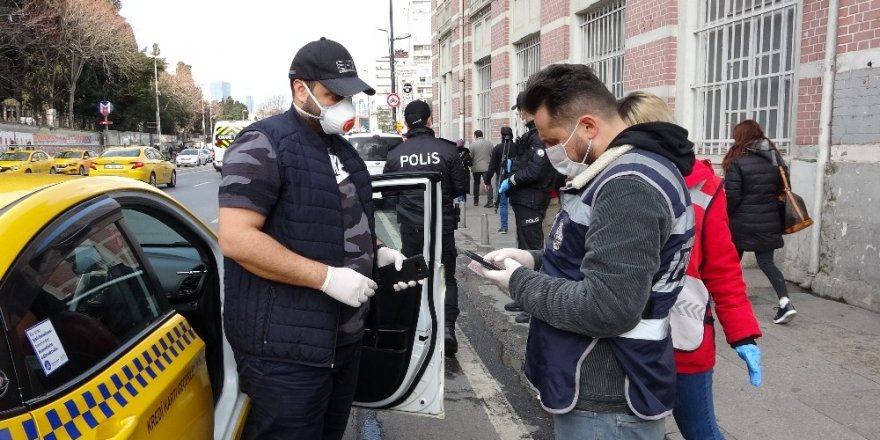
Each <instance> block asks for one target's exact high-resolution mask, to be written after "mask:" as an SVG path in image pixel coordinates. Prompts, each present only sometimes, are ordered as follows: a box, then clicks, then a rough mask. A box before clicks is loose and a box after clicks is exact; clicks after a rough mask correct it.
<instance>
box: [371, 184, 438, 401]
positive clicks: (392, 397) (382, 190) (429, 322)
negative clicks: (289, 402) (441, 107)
mask: <svg viewBox="0 0 880 440" xmlns="http://www.w3.org/2000/svg"><path fill="white" fill-rule="evenodd" d="M372 181H373V191H374V195H373V202H374V204H375V214H374V219H375V224H376V235H377V236H378V238H379V239H380V240H382V242H384V243H385V244H386V245H387V246H389V247H392V248H394V249H401V250H402V251H403V252H404V255H406V256H407V257H414V256H418V255H421V256H423V257H424V259H425V261H426V262H427V268H428V271H427V276H428V277H427V279H426V280H425V283H424V285H417V286H416V287H413V288H410V289H406V290H404V291H401V292H395V291H394V290H393V289H392V288H391V283H390V282H387V280H382V279H381V278H380V277H376V282H377V284H378V285H379V289H378V290H377V291H376V294H375V295H374V296H373V298H372V299H371V300H370V311H369V314H368V316H367V318H366V322H365V331H364V341H363V350H362V352H361V363H360V373H359V376H358V386H357V390H356V391H355V403H354V405H355V406H359V407H364V408H371V409H379V410H392V411H399V412H405V413H414V414H422V415H429V416H435V417H440V418H442V417H443V416H444V408H443V389H444V374H443V370H444V358H443V350H444V345H443V331H444V326H443V322H444V320H443V298H444V296H445V293H446V287H445V283H444V281H443V271H444V270H455V268H444V267H443V265H442V264H441V263H440V251H441V242H440V237H441V232H442V209H441V199H440V196H441V189H440V180H439V174H436V173H397V174H383V175H379V176H372ZM402 191H408V192H410V194H413V193H415V194H418V196H419V197H422V198H423V200H424V207H425V209H424V220H423V224H422V225H421V226H422V228H423V231H424V233H423V237H422V241H421V242H418V243H415V244H413V243H412V240H411V239H412V237H404V236H403V235H402V234H401V229H400V223H399V222H398V220H397V200H398V197H399V194H400V193H401V192H402ZM405 240H409V243H408V246H404V241H405ZM407 252H409V253H410V255H407Z"/></svg>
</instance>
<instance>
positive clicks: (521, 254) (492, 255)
mask: <svg viewBox="0 0 880 440" xmlns="http://www.w3.org/2000/svg"><path fill="white" fill-rule="evenodd" d="M508 258H511V259H513V260H516V262H517V263H519V264H521V265H523V266H525V267H527V268H529V269H532V270H534V269H535V257H533V256H532V253H531V252H529V251H526V250H522V249H515V248H504V249H496V250H494V251H492V252H489V253H488V254H486V255H484V256H483V259H485V260H486V261H488V262H490V263H501V262H503V261H504V260H506V259H508ZM502 264H503V263H502ZM500 265H501V264H499V266H500Z"/></svg>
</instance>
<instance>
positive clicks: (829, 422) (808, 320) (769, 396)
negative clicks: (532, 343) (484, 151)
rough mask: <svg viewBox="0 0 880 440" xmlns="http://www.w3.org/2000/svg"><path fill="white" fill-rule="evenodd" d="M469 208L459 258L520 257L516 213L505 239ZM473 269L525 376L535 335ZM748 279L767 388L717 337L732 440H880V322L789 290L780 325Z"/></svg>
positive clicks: (719, 378) (484, 302)
mask: <svg viewBox="0 0 880 440" xmlns="http://www.w3.org/2000/svg"><path fill="white" fill-rule="evenodd" d="M471 200H472V199H470V196H469V197H468V203H469V205H468V206H467V207H466V209H465V214H464V215H465V218H466V222H467V227H463V228H460V229H459V230H458V231H457V233H456V244H457V246H458V247H459V249H461V250H464V249H470V250H473V251H475V252H478V253H481V254H484V253H486V252H488V251H490V250H493V249H497V248H501V247H515V246H516V231H515V218H514V215H513V212H512V211H511V212H510V214H509V215H510V217H509V223H510V233H509V234H506V235H502V234H499V233H498V232H497V231H498V227H499V221H498V215H497V214H495V213H494V211H493V210H492V209H490V208H483V207H482V206H480V207H475V206H473V204H472V202H471ZM481 202H483V203H485V199H484V198H483V199H482V200H481ZM481 205H482V203H481ZM483 214H488V223H489V237H488V238H489V243H490V244H489V245H481V244H480V243H481V227H480V222H481V217H482V215H483ZM548 214H549V215H553V214H555V213H548ZM468 261H469V260H468V259H467V257H464V256H459V260H458V263H459V264H458V267H457V268H456V271H457V274H458V279H459V282H460V283H461V284H462V287H463V289H462V290H461V293H462V294H466V295H468V296H469V299H470V300H471V301H472V302H473V303H474V304H475V306H476V309H477V310H478V311H479V313H481V314H483V316H484V318H485V321H486V324H487V325H486V328H487V329H488V331H490V332H492V333H493V334H494V336H495V337H497V338H498V339H499V340H500V341H502V345H503V347H504V349H503V353H501V354H500V356H501V358H502V360H503V361H504V362H505V363H506V364H507V365H508V366H510V367H511V368H514V369H516V370H517V371H519V370H520V369H521V366H522V359H523V354H524V349H525V340H526V336H527V332H528V327H527V325H526V324H516V323H515V322H514V321H513V316H514V314H512V313H508V312H505V311H504V309H503V308H502V307H503V305H504V304H505V303H506V302H508V300H509V298H508V297H507V296H506V295H505V294H504V293H503V292H501V291H499V289H497V288H496V287H495V286H493V285H490V284H488V283H485V282H484V281H483V280H482V279H481V278H479V277H477V276H475V275H473V274H472V273H470V271H469V270H467V268H466V267H465V266H466V264H467V262H468ZM744 275H745V278H746V282H747V283H748V285H749V298H750V299H751V301H752V305H753V306H754V309H755V314H756V316H757V318H758V321H759V323H760V325H761V329H762V331H763V333H764V336H763V337H762V338H760V339H759V340H758V345H759V347H760V348H761V351H762V366H763V385H762V386H761V388H760V389H754V388H752V386H751V385H750V384H749V381H748V372H747V370H746V366H745V363H744V362H743V361H742V360H740V359H739V357H738V356H737V354H736V352H734V351H733V350H732V349H730V347H729V346H728V345H727V344H726V342H725V341H724V339H723V334H719V336H718V338H717V339H716V345H717V347H718V357H717V364H716V367H715V373H714V392H715V409H716V415H717V417H718V422H719V425H720V426H721V428H722V430H723V431H724V433H725V436H726V437H727V439H728V440H730V439H737V440H748V439H774V440H785V439H792V440H795V439H797V440H800V439H835V440H849V439H880V417H878V415H880V410H878V408H880V344H878V343H877V340H878V337H880V316H878V314H877V313H874V312H870V311H867V310H864V309H859V308H856V307H852V306H849V305H846V304H842V303H839V302H835V301H831V300H826V299H822V298H819V297H816V296H814V295H812V294H810V293H806V292H804V291H803V290H802V289H800V288H799V287H798V286H796V285H794V284H789V285H788V287H789V292H790V293H791V298H792V301H793V304H794V306H795V307H796V309H797V311H798V315H797V317H796V318H795V320H794V321H792V322H791V323H789V324H787V325H783V326H780V325H776V324H773V322H772V317H773V314H774V313H775V310H774V309H773V307H774V306H775V305H776V295H775V293H774V292H773V289H772V287H771V286H770V283H769V282H768V281H767V279H766V277H764V275H763V273H761V272H760V271H759V270H758V269H757V268H755V267H746V268H745V269H744ZM719 327H720V324H718V325H717V327H716V329H717V330H718V333H722V332H721V330H720V328H719ZM463 331H464V332H465V333H467V331H468V329H466V328H465V329H463ZM523 382H524V379H523ZM667 432H668V434H667V438H668V439H681V438H682V437H681V435H680V434H679V433H678V428H677V427H676V425H675V422H674V420H672V418H671V417H670V418H669V419H668V420H667Z"/></svg>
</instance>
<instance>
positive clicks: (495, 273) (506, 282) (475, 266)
mask: <svg viewBox="0 0 880 440" xmlns="http://www.w3.org/2000/svg"><path fill="white" fill-rule="evenodd" d="M522 266H523V265H522V264H520V263H519V261H516V260H514V259H513V258H507V259H505V260H504V270H492V269H487V268H485V267H483V265H482V264H480V263H477V262H476V261H471V262H470V263H469V264H468V269H470V270H471V271H473V272H474V273H475V274H477V275H479V276H481V277H483V278H485V279H487V280H489V281H490V282H491V283H492V284H494V285H496V286H498V287H499V288H500V289H501V290H506V291H510V277H511V276H513V272H514V271H515V270H517V269H519V268H520V267H522Z"/></svg>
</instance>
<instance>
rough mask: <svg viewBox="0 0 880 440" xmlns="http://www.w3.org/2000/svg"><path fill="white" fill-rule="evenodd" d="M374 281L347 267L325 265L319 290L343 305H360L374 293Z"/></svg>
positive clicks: (375, 287) (375, 286)
mask: <svg viewBox="0 0 880 440" xmlns="http://www.w3.org/2000/svg"><path fill="white" fill-rule="evenodd" d="M378 287H379V286H377V285H376V282H375V281H373V280H371V279H369V278H367V277H365V276H363V275H361V274H360V273H358V272H357V271H355V270H352V269H349V268H347V267H329V266H328V267H327V277H326V278H324V284H323V285H322V286H321V291H322V292H324V293H326V294H327V295H330V297H331V298H333V299H335V300H336V301H339V302H341V303H343V304H345V305H349V306H352V307H360V306H361V304H363V303H365V302H367V301H368V300H369V299H370V297H371V296H373V295H374V294H375V293H376V289H377V288H378Z"/></svg>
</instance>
